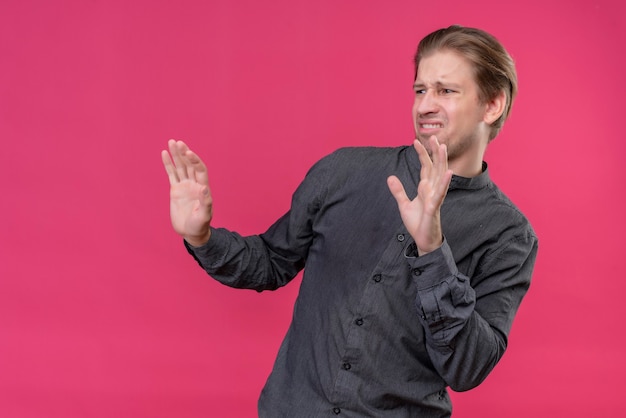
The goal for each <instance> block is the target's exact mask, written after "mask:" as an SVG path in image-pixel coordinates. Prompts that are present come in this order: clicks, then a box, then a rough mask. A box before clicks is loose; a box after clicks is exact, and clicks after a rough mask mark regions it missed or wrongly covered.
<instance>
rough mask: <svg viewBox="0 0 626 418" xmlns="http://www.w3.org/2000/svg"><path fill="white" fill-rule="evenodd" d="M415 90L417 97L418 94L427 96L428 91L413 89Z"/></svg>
mask: <svg viewBox="0 0 626 418" xmlns="http://www.w3.org/2000/svg"><path fill="white" fill-rule="evenodd" d="M413 90H414V91H415V94H416V95H417V94H425V93H426V90H425V89H417V88H416V89H413Z"/></svg>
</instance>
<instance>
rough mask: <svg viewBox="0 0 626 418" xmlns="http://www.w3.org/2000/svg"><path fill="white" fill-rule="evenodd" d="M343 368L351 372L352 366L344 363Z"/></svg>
mask: <svg viewBox="0 0 626 418" xmlns="http://www.w3.org/2000/svg"><path fill="white" fill-rule="evenodd" d="M341 367H343V369H344V370H350V369H351V368H352V365H351V364H350V363H343V365H342V366H341Z"/></svg>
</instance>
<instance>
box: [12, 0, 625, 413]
mask: <svg viewBox="0 0 626 418" xmlns="http://www.w3.org/2000/svg"><path fill="white" fill-rule="evenodd" d="M623 4H624V3H623V2H621V1H619V0H615V1H611V0H599V1H565V0H564V1H561V2H550V1H546V0H527V1H519V2H502V1H501V0H498V1H474V2H468V1H465V0H451V1H447V2H444V3H442V2H432V1H429V2H426V1H416V0H403V1H363V0H359V1H357V0H316V1H310V2H305V1H294V0H281V1H252V0H246V1H227V0H222V1H201V0H183V1H148V0H141V1H126V0H124V1H123V0H108V1H103V0H93V1H78V0H65V1H54V2H53V1H22V0H4V1H3V2H2V3H1V4H0V60H1V62H0V133H1V135H2V148H1V150H0V170H1V172H0V190H1V191H2V195H1V196H2V197H1V199H0V210H1V212H0V213H1V216H2V220H1V222H0V416H1V417H19V418H21V417H112V416H120V417H206V416H215V417H252V416H255V414H256V399H257V396H258V393H259V391H260V389H261V387H262V385H263V383H264V381H265V378H266V377H267V374H268V373H269V371H270V368H271V366H272V363H273V360H274V356H275V353H276V351H277V349H278V346H279V344H280V341H281V339H282V337H283V335H284V333H285V331H286V328H287V326H288V323H289V319H290V316H291V308H292V305H293V300H294V298H295V295H296V294H297V291H298V281H297V280H296V281H295V282H293V283H292V284H291V285H290V286H288V287H287V288H284V289H282V290H281V291H278V292H274V293H264V294H256V293H255V292H250V291H236V290H232V289H228V288H226V287H223V286H221V285H219V284H217V283H216V282H214V281H213V280H212V279H210V278H209V277H208V276H206V275H205V274H204V272H203V271H202V270H201V269H200V268H199V267H198V266H197V265H196V264H195V262H194V261H193V260H192V259H191V258H190V257H189V256H188V255H187V254H186V252H185V250H184V248H183V246H182V242H181V240H180V238H179V237H178V236H176V235H175V234H174V232H173V231H172V230H171V228H170V224H169V215H168V183H167V177H166V175H165V173H164V170H163V168H162V166H161V162H160V157H159V153H160V151H161V149H163V148H164V147H165V144H166V141H167V139H168V138H180V139H185V140H186V141H187V142H188V143H189V144H190V145H191V146H192V147H193V148H195V149H196V150H197V151H198V152H199V153H200V154H201V155H202V156H203V157H204V158H205V159H206V162H207V163H208V165H209V169H210V176H211V184H212V189H213V193H214V198H215V225H216V226H227V227H230V228H232V229H235V230H237V231H239V232H241V233H244V234H248V233H258V232H262V231H264V230H265V228H267V227H268V226H269V225H270V224H271V223H272V222H273V221H274V220H275V219H277V218H278V216H280V215H281V214H282V213H283V212H284V211H285V210H287V208H288V205H289V200H290V196H291V193H292V192H293V190H294V188H295V187H296V185H297V184H298V183H299V182H300V180H301V179H302V177H303V175H304V173H305V172H306V170H307V169H308V168H309V167H310V166H311V164H312V163H314V162H315V161H316V160H318V159H319V158H320V157H322V156H323V155H325V154H327V153H329V152H331V151H333V150H335V149H336V148H338V147H340V146H345V145H380V146H389V145H394V146H395V145H400V144H409V143H410V142H411V140H412V131H411V129H412V128H411V120H410V106H411V101H412V91H411V84H412V79H411V78H412V75H413V73H412V71H413V70H412V65H411V59H412V55H413V52H414V49H415V46H416V44H417V42H418V40H419V39H420V38H421V37H422V36H424V35H426V34H427V33H429V32H430V31H432V30H434V29H437V28H439V27H442V26H447V25H449V24H452V23H460V24H463V25H467V26H478V27H482V28H484V29H486V30H488V31H490V32H492V33H493V34H495V35H496V36H497V37H498V38H500V39H501V41H503V43H504V44H505V45H506V46H507V48H508V49H509V50H510V52H511V54H512V55H513V56H514V58H515V59H516V61H517V63H518V71H519V79H520V94H519V97H518V101H517V102H516V104H515V106H514V109H513V114H512V117H511V119H510V120H509V122H508V123H507V125H505V128H504V130H503V132H502V134H501V135H500V137H499V138H497V139H496V141H495V142H494V143H493V144H492V145H491V146H490V149H489V151H488V156H487V160H488V162H489V163H490V167H491V173H492V176H493V178H494V179H495V181H496V182H497V183H498V184H499V185H500V186H501V187H502V188H503V189H504V190H505V191H506V192H507V193H508V194H509V196H510V197H511V198H512V199H513V200H514V201H515V202H516V203H517V204H518V206H519V207H520V208H521V209H522V210H523V211H524V212H525V213H526V214H527V216H528V217H529V218H530V220H531V221H532V222H533V225H534V226H535V229H536V230H537V233H538V235H539V237H540V240H541V243H540V253H539V258H538V261H537V266H536V272H535V275H534V282H533V285H532V287H531V291H530V293H529V294H528V296H527V298H526V299H525V300H524V303H523V304H522V308H521V310H520V312H519V315H518V317H517V320H516V322H515V324H514V326H513V331H512V334H511V336H510V348H509V350H508V352H507V353H506V355H505V356H504V358H503V360H502V362H501V363H500V365H499V366H498V367H497V368H496V370H495V371H494V372H493V374H492V375H491V376H490V377H489V378H488V379H487V381H486V382H485V383H484V384H483V385H482V386H480V387H479V388H477V389H475V390H473V391H471V392H468V393H462V394H453V395H452V396H453V398H454V401H455V416H456V417H477V418H478V417H480V418H488V417H544V416H545V417H554V416H563V417H570V418H571V417H599V416H619V415H621V414H624V413H626V397H625V396H624V391H625V390H626V377H625V376H624V375H625V373H626V360H625V358H626V355H625V354H626V353H625V349H624V343H625V342H626V332H625V331H626V330H625V327H624V319H625V317H626V315H625V314H626V302H625V301H624V294H625V292H626V284H625V282H626V277H625V274H624V268H623V262H624V247H625V246H624V237H625V236H626V222H625V220H624V219H625V216H624V214H625V210H624V206H625V205H624V191H625V188H624V180H625V169H624V164H623V159H624V155H625V152H626V145H625V140H624V132H623V129H619V130H618V126H619V127H620V128H621V126H622V125H623V121H624V118H625V116H624V109H625V108H624V97H625V96H626V88H625V85H626V83H625V82H624V74H625V73H626V65H625V63H624V45H625V42H626V39H625V36H624V28H625V23H626V10H625V7H624V5H623Z"/></svg>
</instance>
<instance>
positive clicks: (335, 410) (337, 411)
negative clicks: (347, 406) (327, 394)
mask: <svg viewBox="0 0 626 418" xmlns="http://www.w3.org/2000/svg"><path fill="white" fill-rule="evenodd" d="M333 413H334V414H335V415H339V414H341V409H340V408H333Z"/></svg>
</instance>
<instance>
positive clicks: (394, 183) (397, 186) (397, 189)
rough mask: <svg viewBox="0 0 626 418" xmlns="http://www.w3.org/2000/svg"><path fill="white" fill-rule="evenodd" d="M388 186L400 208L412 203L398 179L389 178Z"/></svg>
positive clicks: (394, 177)
mask: <svg viewBox="0 0 626 418" xmlns="http://www.w3.org/2000/svg"><path fill="white" fill-rule="evenodd" d="M387 186H388V187H389V191H390V192H391V194H392V196H393V197H394V198H395V199H396V202H398V206H402V205H404V204H406V203H407V202H410V199H409V196H407V194H406V190H404V186H403V185H402V182H401V181H400V179H399V178H398V177H396V176H389V177H388V178H387Z"/></svg>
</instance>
